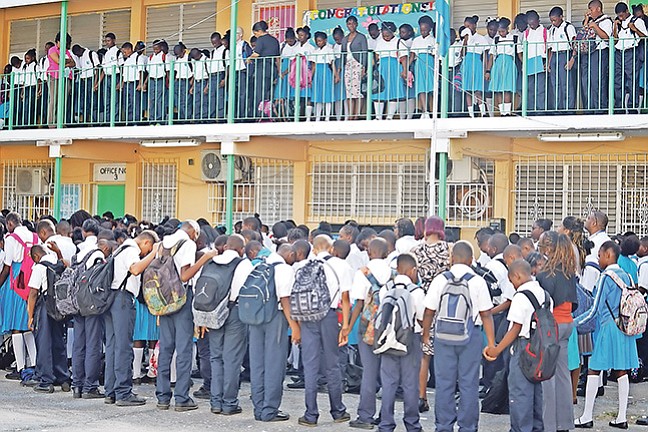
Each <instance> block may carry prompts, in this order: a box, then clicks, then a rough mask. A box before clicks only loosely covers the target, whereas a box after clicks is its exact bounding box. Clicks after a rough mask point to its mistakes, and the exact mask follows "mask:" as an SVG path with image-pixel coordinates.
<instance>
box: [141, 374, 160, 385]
mask: <svg viewBox="0 0 648 432" xmlns="http://www.w3.org/2000/svg"><path fill="white" fill-rule="evenodd" d="M156 381H157V378H155V377H150V376H148V375H144V376H143V377H142V384H153V385H155V383H156Z"/></svg>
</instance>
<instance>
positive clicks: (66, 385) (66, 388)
mask: <svg viewBox="0 0 648 432" xmlns="http://www.w3.org/2000/svg"><path fill="white" fill-rule="evenodd" d="M61 390H62V391H64V392H69V391H70V390H72V386H71V385H70V383H69V382H67V381H65V382H63V383H61Z"/></svg>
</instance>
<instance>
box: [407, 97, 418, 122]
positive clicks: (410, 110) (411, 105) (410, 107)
mask: <svg viewBox="0 0 648 432" xmlns="http://www.w3.org/2000/svg"><path fill="white" fill-rule="evenodd" d="M414 111H416V99H407V118H408V119H413V118H414Z"/></svg>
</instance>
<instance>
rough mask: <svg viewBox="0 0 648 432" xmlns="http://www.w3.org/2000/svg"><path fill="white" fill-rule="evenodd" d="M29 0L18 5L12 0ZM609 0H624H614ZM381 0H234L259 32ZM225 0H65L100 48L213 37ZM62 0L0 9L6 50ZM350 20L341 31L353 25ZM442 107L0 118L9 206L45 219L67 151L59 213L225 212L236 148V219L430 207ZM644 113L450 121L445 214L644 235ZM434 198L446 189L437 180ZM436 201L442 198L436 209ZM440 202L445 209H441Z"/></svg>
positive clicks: (474, 223)
mask: <svg viewBox="0 0 648 432" xmlns="http://www.w3.org/2000/svg"><path fill="white" fill-rule="evenodd" d="M16 3H21V2H16ZM604 3H605V8H606V9H605V10H606V11H607V12H608V13H612V12H613V8H614V4H613V3H612V2H609V1H605V2H604ZM381 4H384V2H383V1H380V0H369V1H365V0H362V1H358V0H335V1H333V0H319V1H317V0H288V1H284V0H280V1H272V0H240V1H239V2H238V25H240V26H241V27H243V28H244V29H245V32H246V34H245V37H246V38H249V36H250V35H251V32H250V28H251V25H252V23H253V22H255V21H257V20H260V19H265V20H266V21H268V22H269V23H270V27H271V32H272V31H276V32H279V31H282V29H285V28H286V27H290V26H292V27H296V26H299V25H300V24H301V20H302V16H303V14H304V12H305V11H307V10H312V9H327V8H332V7H336V8H339V7H349V8H352V7H357V6H370V5H381ZM555 5H560V6H562V7H563V8H564V9H565V11H566V15H567V17H566V18H567V19H568V20H571V21H573V22H578V21H580V20H581V17H582V16H583V14H584V12H585V11H586V9H587V0H519V1H518V0H453V1H452V2H451V7H452V23H453V27H455V28H458V27H459V26H460V25H461V24H462V22H463V18H464V17H465V16H470V15H474V14H478V15H479V16H480V17H482V20H483V21H480V25H479V27H480V29H482V30H481V31H483V28H484V24H485V18H486V17H488V16H491V17H495V16H508V17H513V16H514V15H515V14H516V13H518V12H519V11H526V10H528V9H536V10H537V11H538V12H539V13H540V15H541V17H543V20H542V22H543V24H545V25H547V24H548V18H545V17H547V13H548V11H549V9H550V8H551V7H552V6H555ZM230 12H231V10H230V3H229V2H228V1H225V0H219V1H217V2H216V1H202V0H196V1H189V0H185V1H183V2H178V1H176V0H111V1H107V2H96V1H90V0H70V1H69V8H68V14H69V24H68V29H69V33H70V34H71V35H72V37H73V39H74V43H79V44H82V45H85V46H88V47H93V48H96V47H99V46H100V45H101V43H102V36H103V35H104V34H105V33H106V32H113V33H115V34H116V35H117V40H118V43H121V42H124V41H131V42H133V43H134V42H135V41H137V40H142V41H145V42H146V43H147V44H150V43H151V42H152V41H153V40H154V39H157V38H165V39H166V40H167V41H169V43H170V44H173V43H175V42H177V41H178V40H181V41H183V42H184V43H185V44H186V45H187V46H189V47H192V46H203V47H206V48H209V46H210V45H209V35H210V33H211V32H212V31H216V30H217V31H220V32H221V33H224V32H225V31H226V30H227V29H229V28H230ZM60 13H61V5H60V3H59V2H50V3H45V4H35V5H31V6H16V7H8V8H5V9H0V57H1V58H2V59H4V60H8V59H9V57H10V56H11V55H15V54H19V55H22V53H24V52H25V51H26V50H27V49H29V48H33V47H36V48H37V49H38V51H39V56H42V55H43V46H44V43H45V42H46V41H47V40H52V39H53V38H54V35H55V34H56V32H57V31H58V28H59V16H60ZM345 30H346V29H345ZM433 123H434V122H433V121H432V120H392V121H372V120H361V121H339V122H338V121H331V122H310V123H305V122H296V123H295V122H280V123H244V124H200V125H192V124H178V125H176V124H173V125H161V126H158V125H156V126H114V127H108V126H101V127H99V126H95V127H75V128H62V129H47V128H40V129H33V130H23V129H14V130H6V129H5V130H1V131H0V200H1V205H0V206H1V207H2V208H8V209H12V210H17V211H19V212H21V213H22V214H23V215H24V216H25V217H30V218H33V217H37V216H38V215H40V214H43V213H46V212H50V211H51V209H52V208H53V199H54V183H53V177H54V174H55V173H54V166H55V163H54V158H55V157H59V156H60V157H62V166H61V191H60V197H61V201H60V202H61V215H62V216H67V215H69V214H70V213H72V212H73V211H75V210H76V209H78V208H85V209H88V210H89V211H91V212H94V213H101V212H103V211H106V210H111V211H113V212H114V213H115V215H119V214H122V213H130V214H133V215H135V216H136V217H138V218H143V219H145V220H151V221H154V222H155V221H158V220H159V219H161V218H162V217H164V216H165V215H171V216H175V217H178V218H180V219H182V218H199V217H205V218H207V219H209V220H211V221H213V222H214V223H221V222H223V221H224V220H225V211H226V199H225V197H226V186H227V184H226V177H227V176H226V172H227V169H226V163H227V161H226V159H224V158H223V155H232V154H233V155H235V159H234V160H235V182H234V185H233V187H234V208H233V210H234V220H238V219H240V218H241V217H243V216H247V215H250V214H253V213H259V214H260V215H261V217H262V219H263V220H264V222H265V223H268V224H271V223H274V222H276V221H279V220H282V219H287V218H291V219H294V220H295V221H297V222H298V223H301V222H305V223H307V224H309V225H311V226H313V225H316V224H317V223H318V222H319V221H321V220H326V221H329V222H331V223H342V222H344V221H345V220H347V219H355V220H357V221H358V222H359V223H361V224H374V225H390V224H393V223H394V221H395V219H397V218H399V217H410V218H416V217H419V216H426V215H427V214H428V212H429V211H430V202H429V201H430V195H431V194H430V182H432V183H433V184H435V185H437V186H438V184H439V163H438V162H439V161H441V160H442V159H441V158H439V156H436V157H435V162H437V163H433V164H432V165H436V169H435V172H430V166H431V164H430V159H431V157H432V155H433V154H434V153H433V150H432V141H433V140H432V136H433V129H434V128H435V126H434V124H433ZM645 123H646V116H645V115H642V114H635V115H569V116H542V115H540V116H534V117H524V116H516V117H495V118H475V119H470V118H442V119H440V120H439V121H438V123H437V124H436V129H437V134H438V135H437V137H438V138H437V140H436V150H437V151H439V152H447V154H448V155H449V162H448V164H447V170H446V171H447V181H446V182H445V183H446V191H447V205H446V209H447V211H446V219H447V225H448V226H450V227H459V228H461V236H462V237H463V238H472V237H473V235H474V231H475V230H476V229H478V228H479V227H482V226H487V225H488V224H489V223H491V220H494V219H504V221H505V224H506V230H507V231H508V232H511V231H517V232H521V233H526V232H528V231H529V230H530V227H531V224H532V222H533V221H534V220H535V219H537V218H541V217H545V218H550V219H553V220H554V221H556V222H558V221H559V220H560V219H561V218H562V217H563V216H566V215H577V216H584V215H586V214H587V213H588V212H589V211H590V210H591V209H594V208H597V209H601V210H602V211H605V212H606V213H607V214H608V215H609V217H610V225H611V226H610V231H611V232H619V231H629V230H631V231H634V232H636V233H638V234H640V235H646V234H648V175H647V174H648V151H647V149H648V137H647V135H648V132H647V131H648V129H646V127H645ZM433 195H434V196H435V197H437V198H438V197H439V191H438V190H436V191H434V193H433ZM437 202H438V200H435V206H436V203H437ZM434 211H435V212H436V211H437V210H434Z"/></svg>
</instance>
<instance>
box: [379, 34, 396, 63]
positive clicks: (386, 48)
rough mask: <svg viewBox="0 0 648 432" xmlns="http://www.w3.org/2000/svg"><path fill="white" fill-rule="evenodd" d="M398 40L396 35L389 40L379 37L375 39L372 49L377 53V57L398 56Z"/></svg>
mask: <svg viewBox="0 0 648 432" xmlns="http://www.w3.org/2000/svg"><path fill="white" fill-rule="evenodd" d="M398 41H399V39H398V38H397V37H393V38H392V39H391V40H390V41H389V42H388V41H386V40H385V39H384V38H382V37H379V38H378V40H377V41H376V46H375V47H374V51H376V54H378V57H380V58H383V57H394V58H398Z"/></svg>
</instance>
